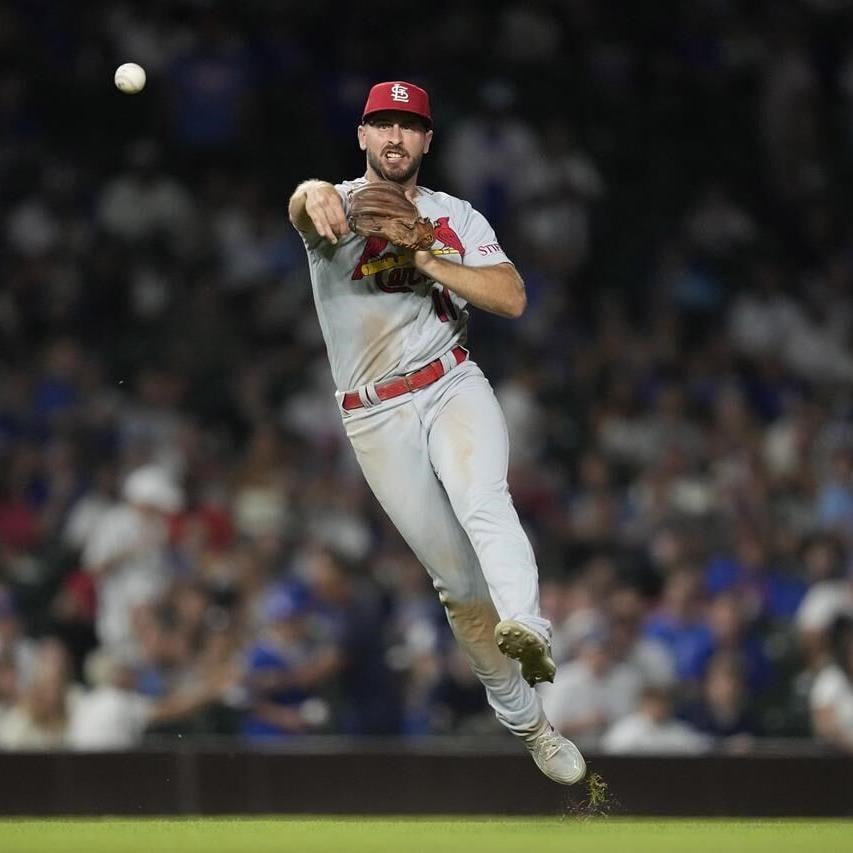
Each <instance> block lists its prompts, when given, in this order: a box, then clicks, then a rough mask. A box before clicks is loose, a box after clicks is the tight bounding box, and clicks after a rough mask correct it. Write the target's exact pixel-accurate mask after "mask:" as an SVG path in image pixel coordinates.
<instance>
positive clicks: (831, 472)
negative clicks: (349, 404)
mask: <svg viewBox="0 0 853 853" xmlns="http://www.w3.org/2000/svg"><path fill="white" fill-rule="evenodd" d="M372 6H375V9H376V11H375V14H376V15H377V16H378V17H381V15H382V14H384V12H389V14H390V11H389V10H391V8H392V7H391V4H383V3H381V2H377V3H375V4H372ZM386 6H387V8H386ZM334 8H335V12H334V14H335V27H334V29H333V30H332V29H330V28H329V27H328V26H327V22H326V19H325V17H324V16H325V13H326V12H327V11H328V10H325V11H324V4H323V3H317V2H312V3H307V2H287V3H281V2H272V0H270V2H261V0H254V2H244V3H242V4H240V6H239V7H238V6H237V5H236V4H235V5H234V6H233V7H232V6H231V4H223V3H215V4H214V3H205V2H200V0H195V2H191V0H184V2H165V0H152V2H149V3H147V4H145V5H144V6H140V5H139V4H133V3H129V2H110V3H107V2H104V1H103V0H94V2H89V3H86V4H68V3H62V2H53V0H9V2H7V3H4V4H3V5H2V7H0V54H2V55H3V56H4V57H5V58H6V59H5V61H4V63H3V64H2V67H0V268H1V269H2V275H3V287H2V289H0V354H2V359H0V748H2V749H40V748H45V749H49V748H65V747H69V748H79V749H99V748H109V747H114V748H124V747H128V748H129V747H131V746H134V745H136V744H139V743H141V742H143V740H144V739H145V738H152V737H168V736H175V735H181V736H183V737H189V736H192V735H195V736H201V735H229V736H234V737H241V738H245V739H247V740H251V741H257V740H266V739H269V738H276V737H292V736H295V735H300V734H305V733H341V734H353V735H357V734H407V735H418V734H432V733H447V732H454V733H459V732H469V733H481V732H491V733H496V732H497V731H498V727H497V724H496V722H495V721H494V718H493V715H492V713H491V711H490V709H489V708H488V707H487V705H486V703H485V697H484V695H483V692H482V689H481V687H480V685H479V683H478V682H477V681H476V679H475V678H474V676H473V675H472V674H471V672H470V671H469V669H468V667H467V664H466V662H465V660H464V659H463V658H462V656H461V654H460V653H459V651H458V650H457V648H456V646H455V644H454V643H453V641H452V638H451V636H450V633H449V630H448V627H447V625H446V622H445V619H444V614H443V611H442V609H441V607H440V605H439V604H438V601H437V599H436V597H435V594H434V592H433V590H432V589H431V587H430V585H429V583H428V581H427V578H426V575H425V573H424V572H423V570H422V569H421V567H420V566H419V565H418V563H417V562H416V561H415V559H414V558H413V557H412V556H411V554H410V553H409V552H408V551H407V549H406V547H405V545H404V544H403V543H402V541H401V540H400V538H399V536H398V535H397V534H396V532H395V531H394V529H393V528H392V527H391V525H390V524H389V522H388V521H387V519H385V517H384V516H383V514H382V512H381V510H380V509H379V508H378V506H377V505H376V503H375V502H374V501H373V499H372V497H371V496H370V494H369V492H368V490H367V488H366V486H365V485H364V483H363V481H362V478H361V475H360V473H359V471H358V469H357V466H356V464H355V462H354V459H353V457H352V454H351V452H350V450H349V448H348V445H347V444H346V442H345V439H344V436H343V431H342V429H341V426H340V418H339V414H338V412H337V410H336V406H335V402H334V399H333V396H332V391H333V388H332V386H331V378H330V375H329V370H328V365H327V363H326V360H325V353H324V349H323V345H322V339H321V337H320V333H319V328H318V326H317V323H316V320H315V317H314V313H313V307H312V303H311V293H310V284H309V282H308V278H307V267H306V263H305V257H304V252H303V249H302V245H301V242H300V240H299V237H298V235H296V234H295V233H294V232H293V230H292V229H291V227H290V226H289V224H288V222H287V219H286V200H287V196H288V194H289V192H290V190H291V189H292V188H293V187H294V186H295V185H296V183H297V182H298V181H299V180H301V179H304V178H306V177H311V176H315V175H316V176H321V177H325V178H329V179H334V180H338V179H342V178H344V177H353V176H356V175H358V174H360V168H362V164H361V163H360V160H359V157H360V155H359V152H358V151H357V147H356V145H355V125H356V124H357V121H358V116H359V109H360V107H361V104H362V102H363V99H364V95H365V93H366V91H367V87H368V85H369V84H370V82H372V81H375V80H378V79H390V78H397V77H400V78H412V79H415V80H416V81H417V82H419V83H423V84H424V85H425V86H426V87H427V88H428V89H429V90H430V91H431V93H432V96H433V102H434V107H433V108H434V114H435V118H436V140H435V142H436V144H435V146H434V150H433V152H431V153H430V155H429V156H428V158H427V161H426V162H425V168H424V173H423V175H424V177H423V180H424V183H426V184H427V185H432V186H435V187H437V188H442V189H447V190H448V191H451V192H455V193H457V194H459V195H461V196H463V197H465V198H467V199H469V200H470V201H471V202H472V203H473V204H474V205H475V206H476V207H478V208H479V209H480V210H481V211H482V212H483V213H485V214H486V216H487V217H488V218H489V219H490V221H491V222H492V223H493V225H494V226H495V228H496V231H497V233H498V236H499V238H500V239H501V242H502V244H503V245H504V246H505V248H506V249H507V251H508V253H509V254H510V256H511V257H513V258H514V259H516V261H517V264H518V266H519V268H520V270H521V272H522V275H523V276H524V278H525V280H526V285H527V291H528V310H527V312H526V314H525V315H524V316H523V318H521V319H520V320H518V321H515V322H509V321H504V320H500V319H497V318H494V317H490V316H487V315H484V314H482V313H479V314H474V312H472V317H471V323H470V326H471V335H470V344H471V347H472V350H473V354H474V357H475V358H476V359H477V360H478V361H479V362H480V363H481V364H482V365H483V367H484V369H485V371H486V373H487V375H489V376H490V377H491V379H492V381H493V384H494V386H495V389H496V392H497V394H498V396H499V399H500V400H501V403H502V405H503V407H504V411H505V413H506V416H507V421H508V426H509V430H510V434H511V442H512V457H511V470H510V485H511V490H512V492H513V495H514V499H515V503H516V506H517V508H518V511H519V514H520V516H521V517H522V520H523V522H524V523H525V526H526V528H527V530H528V532H529V534H530V537H531V540H532V541H533V543H534V547H535V549H536V552H537V555H538V558H539V565H540V574H541V579H542V606H543V610H544V612H545V614H546V615H547V616H548V617H549V618H550V619H551V620H552V622H553V625H554V650H555V655H556V656H557V658H558V662H559V669H558V674H557V678H556V681H555V684H554V685H553V686H549V687H545V688H542V696H543V701H544V702H545V705H546V709H547V710H548V712H549V715H550V717H551V719H552V720H553V722H554V723H555V725H557V726H558V727H559V728H560V730H561V731H563V732H564V733H566V734H568V735H569V736H571V737H573V738H575V739H576V740H577V741H578V742H579V743H582V744H583V745H584V746H588V747H592V748H593V749H602V750H606V751H613V752H623V751H642V750H646V751H685V752H690V751H697V752H698V751H704V750H708V749H713V748H725V749H741V750H746V749H750V748H751V747H754V746H755V745H756V743H757V742H758V741H757V739H758V738H761V737H763V736H776V737H780V736H796V737H812V736H813V737H814V738H815V739H816V740H818V741H820V742H821V743H824V744H827V745H830V746H834V747H836V748H841V749H847V750H851V751H853V630H851V622H850V620H851V619H853V568H852V567H851V547H853V396H851V379H853V302H851V282H853V230H851V227H850V222H851V221H853V220H851V217H850V213H851V210H850V208H851V201H850V195H849V193H847V192H845V188H846V186H849V178H850V177H851V172H853V169H851V166H853V9H851V7H850V4H849V3H847V2H845V0H834V2H831V0H808V1H807V0H800V2H771V0H765V2H757V3H756V2H750V3H747V2H737V0H701V2H700V0H689V2H688V0H683V2H674V0H669V2H659V3H655V4H643V7H642V9H639V8H638V7H637V4H632V3H628V2H609V3H607V4H602V3H597V2H595V0H553V2H533V3H531V2H527V0H526V1H525V2H521V0H515V1H514V0H508V2H498V3H488V4H486V3H481V4H478V3H472V4H465V7H464V9H463V8H462V7H457V6H454V5H451V4H442V3H441V2H438V3H434V4H431V6H430V15H431V18H430V22H429V25H428V26H424V23H423V21H422V17H423V10H422V9H420V8H419V9H415V10H412V11H410V12H409V11H406V10H404V9H400V8H399V7H398V6H396V5H395V6H394V7H393V14H394V20H395V24H394V28H395V30H396V31H405V30H406V27H407V25H411V32H412V36H411V37H410V38H406V39H401V40H399V42H394V41H391V42H389V43H388V44H387V46H386V45H384V43H383V49H382V52H381V55H380V53H377V52H375V51H374V49H373V48H371V47H369V46H368V43H367V39H364V38H360V37H356V36H355V35H353V34H356V33H362V34H363V33H364V32H365V29H364V25H363V23H362V22H361V16H362V14H363V10H361V9H358V8H355V7H352V8H348V7H346V6H339V5H336V6H335V7H334ZM407 16H411V20H408V19H407ZM329 56H332V57H334V59H335V61H334V62H333V63H329V62H328V61H327V58H328V57H329ZM128 60H133V61H137V62H139V63H141V64H142V65H143V66H145V67H146V69H147V70H148V74H149V84H148V87H147V88H146V90H145V91H144V92H143V93H142V94H140V95H138V96H134V97H132V98H131V97H127V96H122V95H120V94H119V93H118V92H116V91H115V90H114V89H113V88H112V83H111V79H112V70H113V69H114V68H115V66H116V65H117V64H119V63H120V62H124V61H128Z"/></svg>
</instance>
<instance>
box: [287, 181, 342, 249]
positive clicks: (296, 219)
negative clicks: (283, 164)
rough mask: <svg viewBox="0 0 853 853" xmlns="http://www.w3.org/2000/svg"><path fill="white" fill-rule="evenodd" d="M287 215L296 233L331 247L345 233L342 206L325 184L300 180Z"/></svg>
mask: <svg viewBox="0 0 853 853" xmlns="http://www.w3.org/2000/svg"><path fill="white" fill-rule="evenodd" d="M287 212H288V216H289V217H290V222H291V224H292V225H293V227H294V228H295V229H296V230H297V231H300V232H301V233H302V234H305V235H307V236H313V235H315V234H317V235H319V236H320V237H323V238H324V239H326V240H328V241H329V242H330V243H332V244H334V243H337V242H338V238H339V237H343V236H344V234H346V233H347V232H348V231H349V226H348V225H347V218H346V215H345V213H344V203H343V201H342V200H341V197H340V195H338V191H337V190H336V189H335V187H334V185H333V184H330V183H329V182H328V181H318V180H313V179H312V180H310V181H303V182H302V183H301V184H300V185H299V186H298V187H297V188H296V189H295V190H294V191H293V195H292V196H291V197H290V201H289V203H288V205H287Z"/></svg>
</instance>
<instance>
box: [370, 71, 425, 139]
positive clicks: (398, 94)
mask: <svg viewBox="0 0 853 853" xmlns="http://www.w3.org/2000/svg"><path fill="white" fill-rule="evenodd" d="M382 110H398V111H399V112H403V113H414V114H415V115H416V116H418V118H421V119H423V121H424V122H425V123H426V126H427V128H431V127H432V115H431V114H430V111H429V95H428V94H427V93H426V91H425V90H424V89H421V87H420V86H415V84H414V83H406V82H405V81H404V80H390V81H388V82H387V83H377V84H376V85H375V86H374V87H373V88H372V89H371V90H370V94H369V95H368V96H367V103H366V104H365V105H364V112H363V113H362V116H361V120H362V122H364V121H365V119H367V118H368V117H369V116H371V115H373V113H378V112H382Z"/></svg>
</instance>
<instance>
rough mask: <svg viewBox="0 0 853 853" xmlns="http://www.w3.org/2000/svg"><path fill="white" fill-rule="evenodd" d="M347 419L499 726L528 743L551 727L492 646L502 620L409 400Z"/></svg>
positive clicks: (377, 491) (367, 469)
mask: <svg viewBox="0 0 853 853" xmlns="http://www.w3.org/2000/svg"><path fill="white" fill-rule="evenodd" d="M395 402H396V401H392V402H391V403H386V404H385V405H384V406H381V407H377V408H375V409H372V410H370V411H369V412H359V413H358V414H356V415H352V414H351V415H348V416H347V417H345V418H344V426H345V428H346V432H347V435H348V437H349V439H350V442H351V444H352V446H353V449H354V450H355V453H356V457H357V458H358V461H359V464H360V465H361V469H362V471H363V472H364V476H365V479H366V480H367V482H368V485H369V486H370V488H371V490H372V491H373V493H374V495H375V496H376V498H377V500H378V501H379V503H380V504H381V505H382V507H383V508H384V510H385V512H386V513H387V514H388V516H389V517H390V519H391V521H392V522H393V523H394V526H395V527H396V528H397V529H398V530H399V531H400V534H401V535H402V536H403V538H404V539H405V540H406V542H407V543H408V545H409V547H410V548H411V549H412V551H414V553H415V556H416V557H417V558H418V559H419V560H420V561H421V563H422V564H423V565H424V567H425V568H426V570H427V571H428V572H429V574H430V576H431V578H432V580H433V585H434V586H435V588H436V589H437V590H438V593H439V596H440V599H441V601H442V603H443V604H444V607H445V610H446V612H447V616H448V621H449V622H450V626H451V628H452V629H453V633H454V635H455V636H456V639H457V641H458V642H459V644H460V646H461V647H462V649H463V650H464V651H465V653H466V654H467V656H468V658H469V659H470V661H471V665H472V668H473V669H474V672H475V673H476V675H477V677H478V678H479V679H480V681H481V682H482V684H483V686H484V687H485V689H486V694H487V696H488V700H489V704H490V705H491V706H492V708H493V709H494V711H495V714H496V716H497V718H498V720H499V721H500V722H501V723H502V724H503V725H505V726H506V727H507V728H508V729H510V731H513V732H515V733H516V734H520V735H524V734H525V733H529V732H531V731H536V730H539V729H541V727H542V726H543V724H544V722H545V717H544V714H543V712H542V706H541V703H540V701H539V697H538V696H537V695H536V693H535V692H534V691H533V689H532V688H531V687H530V686H528V684H526V683H525V681H524V679H523V678H522V677H521V673H520V670H519V667H518V664H516V663H515V662H514V661H511V660H508V659H507V658H506V657H504V655H502V654H501V653H500V651H499V650H498V648H497V646H496V645H495V640H494V629H495V625H496V624H497V622H498V615H497V612H496V611H495V608H494V605H493V604H492V601H491V598H490V595H489V587H488V586H487V584H486V581H485V579H484V578H483V574H482V572H481V570H480V566H479V564H478V561H477V556H476V554H475V552H474V549H473V548H472V546H471V542H470V541H469V539H468V536H467V535H466V534H465V531H464V530H463V529H462V527H461V526H460V524H459V521H458V520H457V518H456V515H455V513H454V511H453V508H452V507H451V505H450V502H449V500H448V498H447V494H446V493H445V491H444V489H443V488H442V486H441V483H440V482H439V481H438V479H437V477H436V475H435V472H434V470H433V468H432V465H431V464H430V460H429V452H428V449H427V435H426V430H425V428H424V426H423V423H422V421H421V417H420V414H419V412H418V409H417V408H416V407H415V405H413V404H412V403H411V402H410V401H409V400H408V398H407V399H406V400H405V401H403V402H402V403H400V404H395Z"/></svg>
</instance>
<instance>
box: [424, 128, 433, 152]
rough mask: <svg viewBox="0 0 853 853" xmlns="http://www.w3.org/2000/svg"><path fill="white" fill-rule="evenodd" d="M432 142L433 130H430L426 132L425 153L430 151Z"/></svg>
mask: <svg viewBox="0 0 853 853" xmlns="http://www.w3.org/2000/svg"><path fill="white" fill-rule="evenodd" d="M431 142H432V131H431V130H428V131H427V132H426V133H425V134H424V154H427V153H428V152H429V146H430V143H431Z"/></svg>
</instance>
